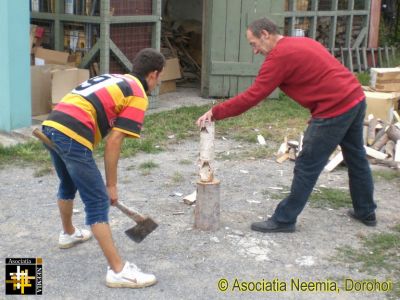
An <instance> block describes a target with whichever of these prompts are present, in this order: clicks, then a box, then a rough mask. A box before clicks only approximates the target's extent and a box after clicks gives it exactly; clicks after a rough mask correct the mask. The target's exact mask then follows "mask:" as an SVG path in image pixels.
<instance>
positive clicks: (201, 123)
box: [196, 109, 213, 128]
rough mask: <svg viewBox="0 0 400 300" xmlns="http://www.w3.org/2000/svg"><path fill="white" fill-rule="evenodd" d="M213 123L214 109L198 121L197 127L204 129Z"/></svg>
mask: <svg viewBox="0 0 400 300" xmlns="http://www.w3.org/2000/svg"><path fill="white" fill-rule="evenodd" d="M212 121H213V113H212V109H210V110H209V111H208V112H206V113H205V114H204V115H202V116H201V117H200V118H198V119H197V121H196V125H197V126H199V127H200V128H203V127H205V126H206V123H211V122H212Z"/></svg>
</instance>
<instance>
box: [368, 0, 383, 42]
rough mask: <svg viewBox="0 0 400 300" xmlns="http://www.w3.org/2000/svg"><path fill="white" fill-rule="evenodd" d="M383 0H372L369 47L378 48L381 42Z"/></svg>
mask: <svg viewBox="0 0 400 300" xmlns="http://www.w3.org/2000/svg"><path fill="white" fill-rule="evenodd" d="M381 2H382V1H381V0H371V10H370V21H369V40H368V47H370V48H377V47H378V42H379V21H380V18H381V5H382V3H381Z"/></svg>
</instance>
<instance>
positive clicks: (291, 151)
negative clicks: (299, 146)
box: [288, 147, 296, 160]
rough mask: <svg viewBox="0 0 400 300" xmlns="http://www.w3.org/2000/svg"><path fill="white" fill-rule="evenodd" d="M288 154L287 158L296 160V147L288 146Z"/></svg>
mask: <svg viewBox="0 0 400 300" xmlns="http://www.w3.org/2000/svg"><path fill="white" fill-rule="evenodd" d="M288 154H289V159H290V160H296V148H294V147H290V148H289V153H288Z"/></svg>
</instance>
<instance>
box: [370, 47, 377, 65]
mask: <svg viewBox="0 0 400 300" xmlns="http://www.w3.org/2000/svg"><path fill="white" fill-rule="evenodd" d="M371 59H372V66H373V67H374V68H375V67H376V63H375V50H374V48H371Z"/></svg>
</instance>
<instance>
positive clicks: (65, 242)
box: [58, 227, 92, 249]
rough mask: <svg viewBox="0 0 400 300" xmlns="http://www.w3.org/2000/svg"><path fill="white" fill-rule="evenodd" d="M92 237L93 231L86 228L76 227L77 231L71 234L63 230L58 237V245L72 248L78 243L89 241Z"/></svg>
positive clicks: (62, 247) (63, 247)
mask: <svg viewBox="0 0 400 300" xmlns="http://www.w3.org/2000/svg"><path fill="white" fill-rule="evenodd" d="M91 237H92V233H91V232H90V231H89V230H86V229H79V228H76V227H75V232H74V233H73V234H71V235H70V234H67V233H64V232H63V231H61V232H60V236H59V237H58V247H59V248H61V249H67V248H71V247H73V246H75V245H76V244H78V243H82V242H84V241H87V240H88V239H90V238H91Z"/></svg>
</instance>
